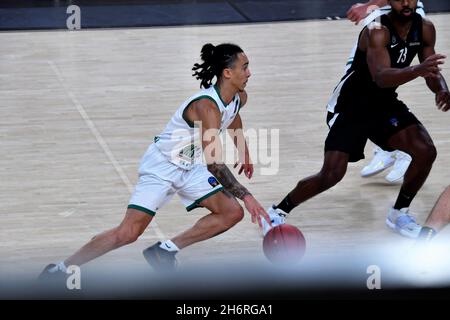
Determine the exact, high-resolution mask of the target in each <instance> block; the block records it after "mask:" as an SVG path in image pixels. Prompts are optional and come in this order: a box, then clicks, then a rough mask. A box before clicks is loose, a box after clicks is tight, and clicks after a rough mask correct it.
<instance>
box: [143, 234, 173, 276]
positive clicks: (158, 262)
mask: <svg viewBox="0 0 450 320" xmlns="http://www.w3.org/2000/svg"><path fill="white" fill-rule="evenodd" d="M160 244H161V242H160V241H158V242H157V243H156V244H154V245H152V246H151V247H148V248H147V249H145V250H144V251H143V252H142V253H143V255H144V257H145V260H147V262H148V264H149V265H151V266H152V267H153V268H154V269H155V270H157V271H173V270H175V269H176V267H177V259H176V258H175V254H176V253H177V252H176V251H174V252H170V251H167V250H164V249H162V248H160V247H159V245H160Z"/></svg>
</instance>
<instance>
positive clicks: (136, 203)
mask: <svg viewBox="0 0 450 320" xmlns="http://www.w3.org/2000/svg"><path fill="white" fill-rule="evenodd" d="M149 150H150V151H151V153H149V154H146V161H144V162H141V168H140V177H139V181H138V183H137V185H136V188H135V190H134V192H133V194H132V196H131V199H130V202H129V205H128V209H127V211H126V213H125V217H124V219H123V220H122V222H121V223H120V224H119V225H118V226H116V227H115V228H112V229H110V230H108V231H105V232H103V233H101V234H98V235H96V236H95V237H94V238H92V239H91V240H90V241H89V242H88V243H87V244H85V245H84V246H83V247H82V248H81V249H79V250H78V251H77V252H76V253H75V254H73V255H72V256H70V257H69V258H67V259H66V260H65V261H64V262H60V263H58V264H57V265H53V264H52V265H49V266H47V267H46V269H45V270H44V272H43V274H45V273H48V272H49V273H54V272H56V271H63V272H65V271H66V267H68V266H70V265H77V266H81V265H82V264H84V263H86V262H88V261H91V260H92V259H95V258H96V257H99V256H101V255H103V254H105V253H107V252H109V251H111V250H114V249H116V248H119V247H121V246H124V245H127V244H130V243H132V242H134V241H136V239H137V238H138V237H139V236H140V235H141V234H142V233H143V232H144V230H145V229H146V228H147V226H148V225H149V223H150V222H151V221H152V219H153V216H154V215H155V212H156V210H157V209H158V208H161V207H162V206H163V205H164V203H166V202H167V201H168V200H169V199H170V198H171V197H172V196H173V194H174V191H173V188H172V185H171V183H170V182H168V180H169V177H170V176H172V175H173V173H174V172H175V173H176V170H177V167H175V166H174V165H172V164H170V163H169V162H168V161H167V160H166V159H165V158H164V157H162V156H161V155H160V154H158V153H156V152H153V151H154V150H152V148H149ZM145 167H147V169H146V170H144V169H145ZM143 168H144V169H143Z"/></svg>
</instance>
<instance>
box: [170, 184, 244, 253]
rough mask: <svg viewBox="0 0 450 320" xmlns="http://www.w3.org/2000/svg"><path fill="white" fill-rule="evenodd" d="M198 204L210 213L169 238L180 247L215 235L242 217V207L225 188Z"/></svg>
mask: <svg viewBox="0 0 450 320" xmlns="http://www.w3.org/2000/svg"><path fill="white" fill-rule="evenodd" d="M200 205H201V206H202V207H205V208H207V209H209V210H210V211H211V213H209V214H208V215H206V216H204V217H202V218H200V219H199V220H198V221H197V222H196V223H195V224H194V225H193V226H192V227H191V228H189V229H188V230H186V231H184V232H182V233H181V234H179V235H177V236H175V237H174V238H172V239H171V240H172V242H174V243H175V244H176V246H177V247H178V248H180V249H182V248H184V247H187V246H189V245H191V244H193V243H196V242H199V241H203V240H206V239H209V238H212V237H214V236H217V235H218V234H220V233H222V232H225V231H226V230H228V229H230V228H231V227H232V226H234V225H235V224H236V223H238V222H239V221H241V220H242V218H243V217H244V209H242V207H241V205H240V204H239V203H238V202H237V200H236V199H235V198H234V197H233V196H232V195H231V194H229V193H228V192H227V191H225V190H223V191H221V192H218V193H216V194H214V195H212V196H211V197H209V198H207V199H205V200H203V201H202V202H200Z"/></svg>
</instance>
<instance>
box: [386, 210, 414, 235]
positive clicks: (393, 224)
mask: <svg viewBox="0 0 450 320" xmlns="http://www.w3.org/2000/svg"><path fill="white" fill-rule="evenodd" d="M408 212H409V209H408V208H402V209H400V210H397V209H394V208H390V209H389V212H388V216H387V218H386V224H387V226H388V227H389V228H391V229H392V230H394V231H395V232H397V233H400V234H401V235H402V236H404V237H408V238H417V236H418V235H419V233H420V230H421V229H422V226H421V225H420V224H417V223H416V218H414V217H413V216H412V215H410V214H409V213H408Z"/></svg>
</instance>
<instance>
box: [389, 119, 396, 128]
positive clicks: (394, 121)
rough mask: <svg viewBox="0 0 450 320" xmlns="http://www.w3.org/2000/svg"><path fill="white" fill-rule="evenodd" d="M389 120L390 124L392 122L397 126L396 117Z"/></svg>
mask: <svg viewBox="0 0 450 320" xmlns="http://www.w3.org/2000/svg"><path fill="white" fill-rule="evenodd" d="M390 121H391V124H392V125H393V126H394V127H397V126H398V120H397V118H392V119H391V120H390Z"/></svg>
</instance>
